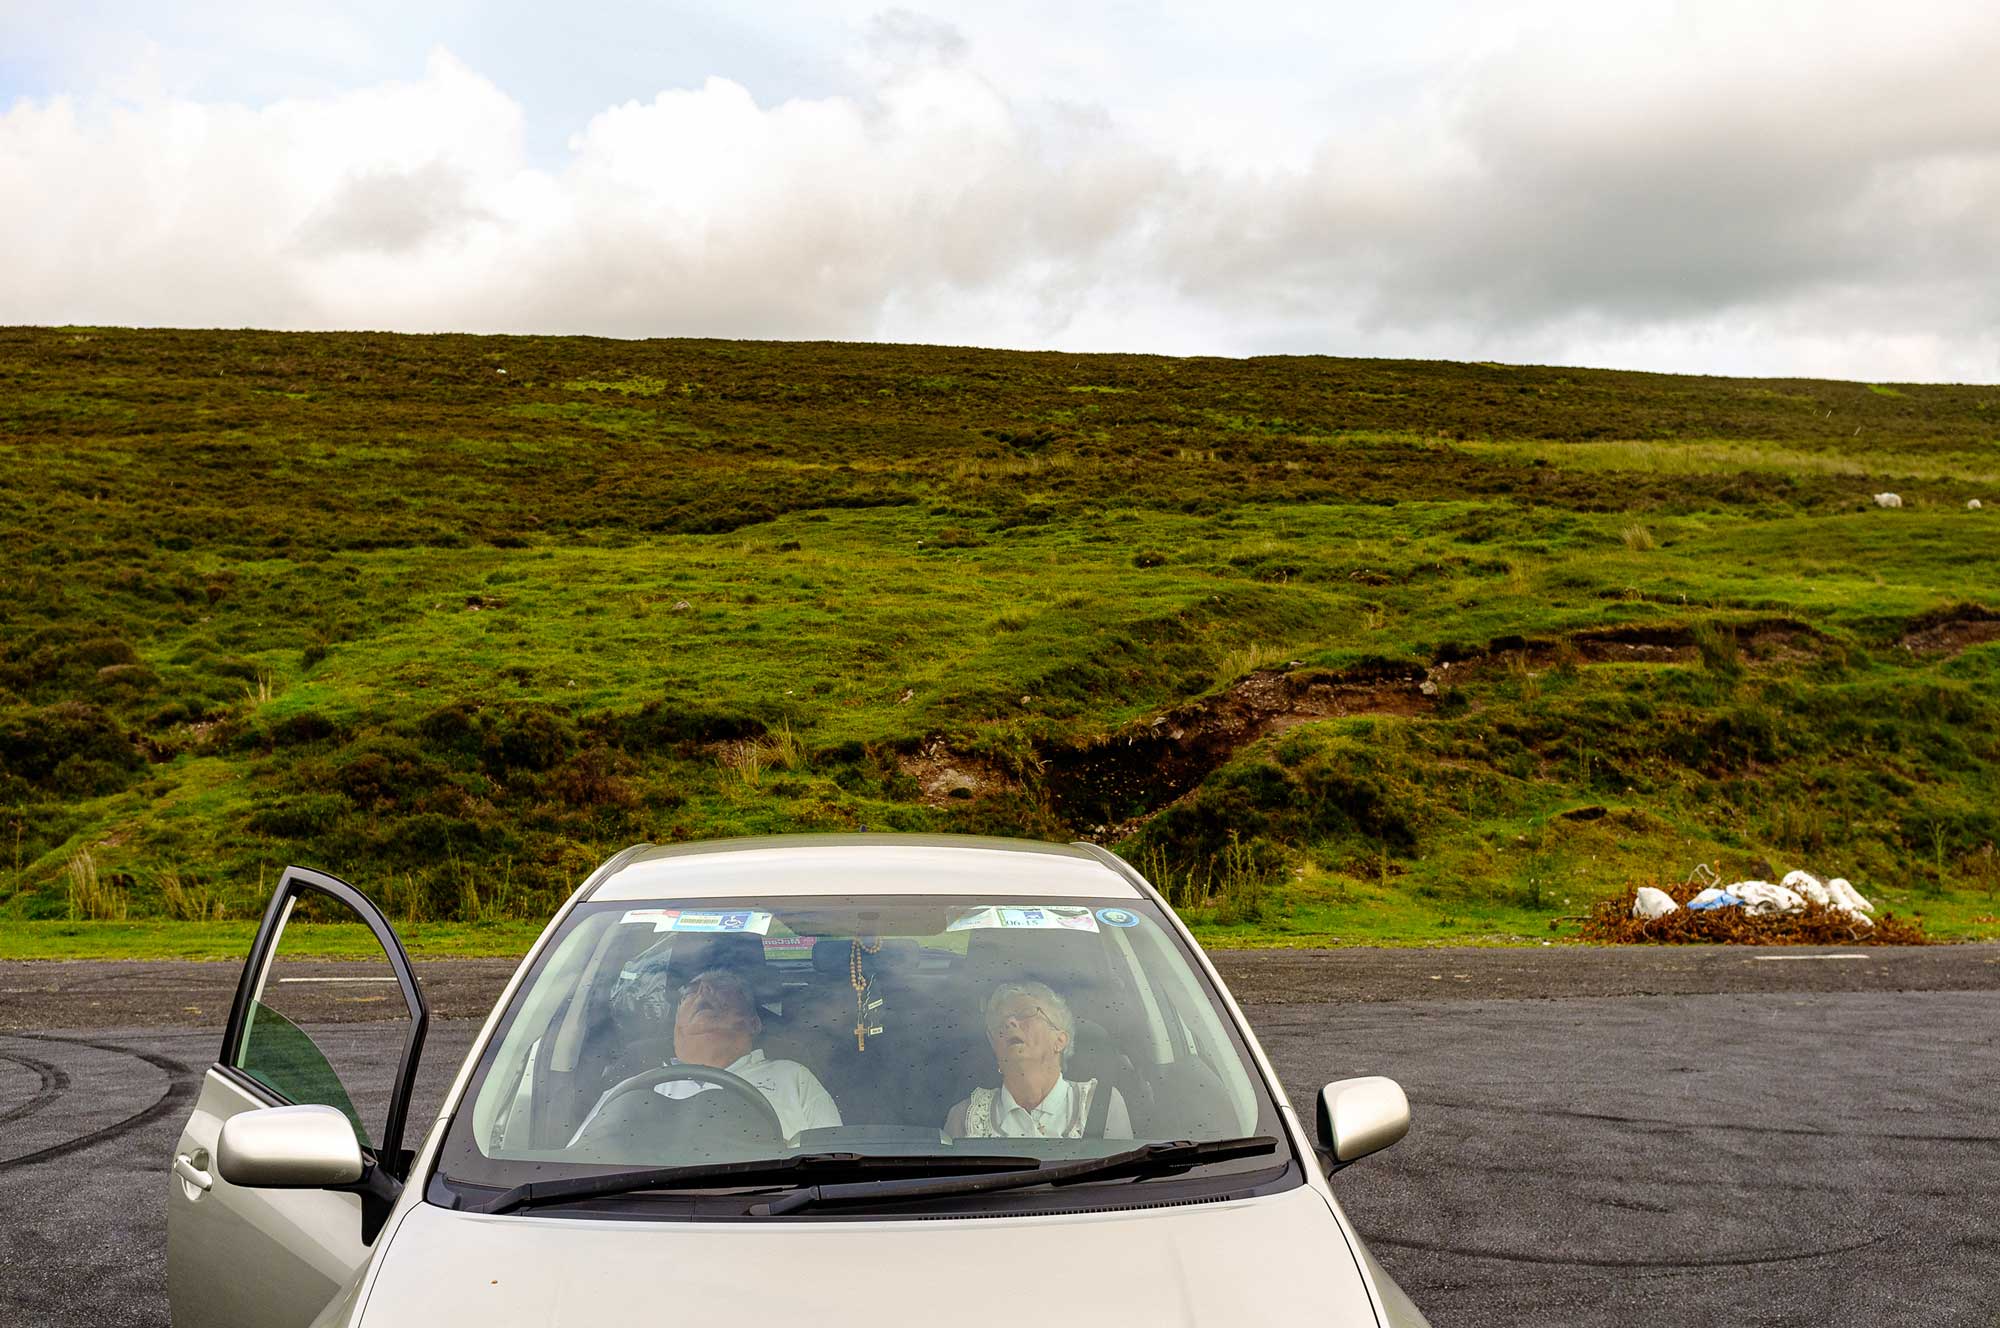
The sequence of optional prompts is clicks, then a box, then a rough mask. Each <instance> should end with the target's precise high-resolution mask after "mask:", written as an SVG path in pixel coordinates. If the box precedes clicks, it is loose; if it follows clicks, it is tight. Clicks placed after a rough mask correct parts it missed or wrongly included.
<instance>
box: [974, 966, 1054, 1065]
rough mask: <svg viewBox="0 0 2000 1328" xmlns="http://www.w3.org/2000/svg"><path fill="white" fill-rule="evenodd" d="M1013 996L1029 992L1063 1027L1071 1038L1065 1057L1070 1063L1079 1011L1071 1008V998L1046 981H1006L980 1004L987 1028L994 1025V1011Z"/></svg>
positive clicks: (1034, 1000) (1042, 1009) (1030, 998)
mask: <svg viewBox="0 0 2000 1328" xmlns="http://www.w3.org/2000/svg"><path fill="white" fill-rule="evenodd" d="M1011 996H1026V997H1027V998H1028V999H1029V1000H1031V1001H1033V1002H1034V1003H1035V1004H1036V1005H1037V1006H1038V1007H1040V1009H1041V1011H1042V1013H1043V1014H1045V1015H1047V1016H1048V1017H1049V1022H1050V1023H1051V1024H1054V1025H1055V1026H1056V1027H1057V1028H1059V1029H1061V1030H1062V1031H1063V1033H1064V1035H1065V1037H1066V1039H1067V1040H1066V1041H1065V1042H1064V1043H1063V1049H1062V1059H1063V1064H1064V1065H1068V1064H1069V1055H1070V1053H1071V1052H1073V1051H1075V1050H1076V1012H1075V1011H1073V1010H1071V1009H1070V1008H1069V1002H1068V1001H1066V1000H1064V999H1063V998H1062V997H1061V996H1060V995H1058V994H1057V992H1056V989H1055V988H1054V987H1051V986H1049V985H1048V984H1047V983H1046V982H1028V981H1022V982H1003V983H1001V984H1000V985H999V986H997V987H995V988H994V989H993V990H992V991H991V992H990V993H988V995H987V997H986V1003H985V1005H983V1006H982V1007H981V1008H980V1013H981V1014H982V1015H983V1016H984V1017H985V1020H986V1026H987V1028H989V1029H990V1028H992V1027H993V1012H994V1011H996V1010H998V1009H999V1008H1000V1006H1001V1004H1002V1003H1003V1002H1005V1001H1006V1000H1007V999H1008V998H1009V997H1011Z"/></svg>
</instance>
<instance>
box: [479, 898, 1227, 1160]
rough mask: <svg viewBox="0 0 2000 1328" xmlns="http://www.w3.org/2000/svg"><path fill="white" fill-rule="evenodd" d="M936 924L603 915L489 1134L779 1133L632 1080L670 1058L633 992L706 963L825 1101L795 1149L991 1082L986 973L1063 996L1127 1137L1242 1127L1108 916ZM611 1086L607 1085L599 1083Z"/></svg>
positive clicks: (689, 1155) (641, 1144)
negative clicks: (508, 1112)
mask: <svg viewBox="0 0 2000 1328" xmlns="http://www.w3.org/2000/svg"><path fill="white" fill-rule="evenodd" d="M946 921H947V919H946V916H945V911H944V910H943V909H940V908H930V909H916V908H910V909H905V910H902V913H901V916H893V915H892V916H879V915H878V916H875V917H873V918H872V921H871V925H873V926H876V927H879V928H880V930H879V931H877V932H875V933H871V934H857V933H856V931H855V922H856V919H855V916H854V915H853V913H852V912H848V911H842V912H839V913H833V912H824V913H820V914H815V913H814V912H813V911H811V910H799V911H797V912H789V911H783V912H780V913H778V914H777V915H776V918H775V921H774V925H773V926H772V928H771V932H770V934H768V935H757V934H750V933H747V932H734V933H729V932H715V933H702V932H667V933H665V934H664V935H659V934H655V933H654V932H652V931H650V930H648V929H646V928H635V927H618V926H611V927H606V928H604V929H603V930H602V933H601V935H600V937H599V939H598V940H597V942H596V945H595V949H594V952H593V953H592V954H591V956H590V958H589V961H588V963H587V965H586V966H585V967H584V969H583V973H582V977H581V979H580V980H579V981H578V982H577V984H576V986H575V988H574V990H573V991H572V993H571V995H570V997H569V999H568V1000H566V1001H564V1002H563V1003H562V1005H561V1007H560V1008H558V1009H556V1010H555V1011H554V1013H553V1014H552V1015H550V1016H549V1017H548V1020H547V1023H546V1025H545V1026H544V1027H543V1028H541V1029H540V1030H538V1034H539V1036H538V1041H537V1045H536V1050H535V1052H534V1056H533V1061H532V1067H531V1073H529V1074H528V1075H527V1083H526V1084H525V1085H524V1093H525V1095H526V1097H525V1099H524V1100H526V1101H527V1102H529V1103H530V1104H531V1106H530V1110H529V1111H528V1112H526V1113H523V1114H525V1115H527V1116H528V1117H529V1118H530V1119H531V1120H532V1122H533V1124H532V1126H531V1128H530V1130H528V1131H525V1132H522V1131H509V1132H507V1133H508V1140H507V1142H508V1151H510V1152H511V1151H515V1150H517V1149H521V1148H525V1149H527V1150H531V1151H533V1152H535V1153H538V1154H544V1155H546V1153H545V1152H544V1150H560V1149H563V1148H565V1147H566V1146H570V1145H572V1144H573V1143H574V1142H575V1141H576V1140H577V1139H578V1135H579V1127H580V1125H582V1124H584V1123H586V1122H588V1123H590V1125H591V1130H590V1131H589V1134H590V1137H591V1139H593V1140H599V1141H601V1140H603V1139H614V1140H616V1141H618V1142H616V1143H615V1144H612V1145H609V1147H611V1148H612V1150H613V1151H614V1152H615V1153H616V1156H607V1157H605V1158H604V1160H606V1161H617V1162H621V1163H627V1164H629V1163H633V1162H637V1161H642V1160H648V1159H662V1158H671V1159H673V1160H674V1161H676V1162H678V1161H682V1160H692V1159H696V1158H707V1157H714V1156H718V1155H720V1156H727V1155H728V1154H729V1153H730V1152H731V1151H732V1150H741V1151H745V1152H749V1153H768V1152H769V1151H770V1150H771V1148H772V1147H773V1146H774V1145H776V1146H782V1145H783V1144H784V1143H785V1142H786V1141H785V1140H783V1139H782V1137H774V1136H776V1134H777V1132H776V1129H775V1125H774V1121H773V1119H772V1117H771V1116H770V1114H769V1113H768V1111H760V1109H759V1108H760V1104H759V1103H758V1102H757V1101H756V1100H755V1095H754V1094H751V1093H743V1092H740V1091H739V1092H719V1093H718V1092H700V1093H696V1094H693V1095H692V1096H690V1097H687V1098H685V1099H683V1100H681V1101H680V1102H679V1103H677V1104H669V1103H668V1102H667V1100H666V1099H664V1098H662V1097H660V1096H659V1095H657V1094H655V1093H652V1092H648V1091H644V1090H645V1089H648V1088H650V1087H651V1086H652V1082H655V1081H657V1075H658V1072H659V1071H660V1069H661V1067H663V1066H665V1065H666V1064H667V1063H668V1062H669V1060H670V1059H671V1058H672V1056H673V1051H674V1033H673V1021H674V1010H673V1000H672V998H671V997H669V998H668V999H667V1001H666V1002H665V1004H664V1007H663V1006H662V1004H661V1003H660V1002H659V1001H657V1000H655V1001H650V1002H649V1001H643V1000H634V999H631V998H630V997H631V995H632V993H634V992H635V991H636V990H640V989H642V987H643V988H645V989H650V990H665V991H668V992H672V991H674V990H675V989H677V988H678V987H680V986H681V985H682V984H684V983H686V982H687V981H688V980H690V979H692V978H693V977H694V976H695V975H697V974H699V973H704V972H709V971H713V970H717V969H721V970H726V971H728V972H730V973H734V974H736V975H738V976H740V977H741V978H742V979H743V980H744V982H745V984H746V985H747V986H748V987H749V989H750V991H751V992H753V993H754V994H755V999H756V1001H757V1006H758V1010H757V1013H758V1016H759V1018H760V1020H761V1022H762V1025H763V1028H762V1031H761V1033H760V1034H759V1035H758V1036H757V1037H756V1039H755V1045H756V1046H757V1047H759V1048H761V1049H762V1050H763V1052H764V1054H765V1056H766V1057H767V1058H769V1059H771V1060H789V1061H795V1062H797V1063H798V1064H800V1065H803V1066H804V1067H806V1068H807V1069H808V1070H810V1071H811V1072H812V1074H813V1075H814V1076H815V1077H816V1078H817V1079H818V1080H819V1082H820V1083H821V1084H822V1085H823V1086H824V1087H825V1088H826V1090H827V1092H828V1093H829V1094H830V1095H831V1096H832V1098H833V1100H834V1102H835V1104H836V1105H837V1106H838V1108H839V1111H840V1116H841V1121H842V1124H841V1125H840V1126H838V1127H833V1128H825V1129H811V1130H807V1131H805V1132H804V1135H803V1136H802V1137H801V1138H799V1139H798V1140H797V1141H796V1142H797V1144H798V1146H799V1147H800V1148H824V1147H845V1146H856V1145H864V1146H865V1145H877V1146H896V1145H898V1144H901V1145H902V1146H904V1147H912V1146H919V1145H921V1146H928V1147H936V1146H939V1145H940V1144H943V1143H946V1142H948V1141H947V1140H945V1139H944V1138H943V1137H942V1136H941V1128H942V1126H943V1124H944V1122H945V1119H946V1116H947V1113H948V1112H949V1111H950V1110H951V1108H952V1106H953V1104H955V1103H957V1102H960V1101H962V1100H964V1099H965V1098H966V1097H967V1095H968V1094H969V1093H970V1092H971V1091H972V1090H973V1089H974V1088H977V1087H981V1086H988V1087H991V1086H994V1085H996V1084H997V1083H998V1081H999V1076H998V1073H997V1071H996V1068H995V1064H994V1054H993V1050H992V1048H991V1045H990V1044H989V1042H988V1039H987V1036H986V1032H985V1028H984V1024H983V1015H982V1003H983V1001H984V999H985V997H986V995H987V994H988V993H989V992H991V991H993V990H994V989H995V988H996V987H997V986H998V985H999V984H1001V983H1004V982H1011V981H1022V980H1032V981H1038V982H1042V983H1045V984H1046V985H1047V986H1049V987H1050V988H1051V989H1053V990H1054V991H1056V992H1058V993H1060V994H1061V996H1062V997H1063V998H1064V999H1065V1000H1066V1001H1067V1003H1068V1004H1069V1006H1070V1009H1071V1011H1072V1013H1073V1015H1074V1018H1075V1036H1074V1039H1073V1041H1072V1043H1071V1047H1070V1053H1069V1058H1068V1062H1067V1065H1066V1066H1065V1068H1064V1071H1063V1073H1064V1075H1065V1077H1066V1078H1068V1079H1070V1080H1071V1081H1073V1082H1082V1081H1084V1080H1089V1079H1096V1080H1098V1081H1099V1082H1100V1084H1104V1085H1109V1086H1111V1087H1114V1088H1116V1089H1117V1092H1118V1094H1119V1096H1120V1097H1122V1099H1123V1101H1124V1103H1125V1104H1126V1108H1127V1112H1128V1113H1129V1116H1130V1119H1131V1124H1132V1133H1133V1136H1134V1137H1135V1138H1137V1139H1142V1140H1143V1139H1188V1138H1191V1139H1200V1138H1224V1137H1229V1136H1231V1135H1235V1134H1240V1133H1242V1132H1243V1130H1242V1128H1241V1127H1242V1126H1243V1125H1244V1124H1245V1122H1243V1121H1242V1120H1241V1118H1240V1112H1239V1109H1238V1106H1237V1105H1235V1104H1233V1103H1232V1101H1231V1099H1230V1096H1229V1093H1228V1091H1227V1089H1226V1087H1225V1080H1224V1078H1223V1075H1222V1074H1221V1073H1219V1072H1218V1066H1217V1064H1216V1061H1217V1059H1218V1058H1219V1057H1224V1056H1231V1057H1233V1056H1234V1055H1235V1052H1234V1051H1233V1049H1231V1048H1229V1047H1228V1046H1227V1045H1226V1044H1220V1045H1219V1044H1218V1043H1217V1041H1216V1039H1214V1037H1213V1036H1212V1035H1211V1036H1208V1037H1203V1036H1201V1035H1200V1034H1198V1033H1197V1031H1196V1029H1197V1027H1198V1026H1199V1025H1200V1022H1201V1021H1199V1020H1192V1019H1188V1018H1186V1017H1185V1016H1184V1014H1183V1012H1182V1011H1181V1009H1180V1007H1181V1006H1182V1005H1184V1004H1185V1003H1186V1000H1187V997H1186V996H1185V995H1183V996H1181V997H1180V999H1179V1000H1178V1001H1177V1000H1176V999H1175V996H1174V994H1173V993H1172V992H1170V991H1169V990H1167V989H1166V987H1165V985H1164V984H1160V983H1158V982H1156V981H1154V980H1152V979H1150V978H1149V977H1148V976H1147V972H1148V966H1147V965H1145V964H1143V963H1141V962H1138V961H1137V959H1136V958H1135V957H1134V952H1133V950H1132V947H1131V945H1130V943H1129V941H1128V940H1127V938H1126V937H1125V936H1124V935H1123V934H1122V933H1114V932H1113V931H1112V930H1111V929H1109V928H1105V929H1102V930H1098V931H1083V930H1060V929H1026V930H1009V929H1002V928H986V929H977V930H970V931H958V932H951V931H947V930H946ZM1210 1024H1211V1026H1212V1020H1211V1021H1210ZM669 1073H671V1072H669ZM635 1076H646V1077H647V1078H646V1079H644V1080H635V1078H634V1077H635ZM727 1077H728V1076H724V1078H727ZM715 1086H717V1087H723V1088H728V1087H730V1085H729V1084H727V1083H719V1084H716V1085H715ZM614 1088H619V1089H621V1092H620V1093H619V1094H618V1095H617V1096H616V1098H615V1100H607V1098H606V1094H607V1093H608V1092H610V1090H612V1089H614ZM600 1111H601V1112H603V1113H605V1114H606V1115H608V1116H610V1117H612V1119H611V1121H610V1123H609V1124H608V1125H607V1124H605V1123H604V1122H602V1121H599V1120H597V1119H596V1117H595V1114H594V1113H597V1112H600ZM524 1136H525V1137H524ZM1038 1142H1039V1141H1038ZM1051 1142H1055V1143H1057V1144H1058V1147H1057V1149H1056V1150H1054V1151H1058V1152H1059V1151H1062V1149H1061V1147H1060V1144H1061V1142H1062V1141H1051ZM1087 1146H1088V1144H1087V1141H1086V1147H1087Z"/></svg>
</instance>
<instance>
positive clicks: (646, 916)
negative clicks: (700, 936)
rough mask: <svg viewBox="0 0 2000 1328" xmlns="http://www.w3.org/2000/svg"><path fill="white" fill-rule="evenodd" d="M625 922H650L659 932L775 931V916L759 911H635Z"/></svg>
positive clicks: (759, 934) (667, 909) (659, 909)
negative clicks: (772, 921)
mask: <svg viewBox="0 0 2000 1328" xmlns="http://www.w3.org/2000/svg"><path fill="white" fill-rule="evenodd" d="M624 921H626V922H650V923H652V924H653V930H654V931H656V932H660V931H721V932H728V931H740V932H748V933H749V934H751V935H753V936H762V935H763V934H764V933H765V932H768V931H769V930H771V915H770V914H769V913H765V912H762V911H760V910H755V909H735V910H730V911H727V912H723V911H719V910H716V909H695V908H635V909H632V910H631V911H630V912H628V913H626V914H625V918H624Z"/></svg>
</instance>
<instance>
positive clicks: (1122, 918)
mask: <svg viewBox="0 0 2000 1328" xmlns="http://www.w3.org/2000/svg"><path fill="white" fill-rule="evenodd" d="M1097 920H1098V921H1099V922H1101V923H1103V924H1104V925H1105V926H1107V927H1136V926H1138V925H1139V915H1138V914H1137V913H1133V912H1129V911H1127V910H1126V909H1122V908H1100V909H1098V910H1097Z"/></svg>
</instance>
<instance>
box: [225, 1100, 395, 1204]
mask: <svg viewBox="0 0 2000 1328" xmlns="http://www.w3.org/2000/svg"><path fill="white" fill-rule="evenodd" d="M365 1165H366V1164H365V1162H364V1160H363V1158H362V1156H361V1142H360V1141H359V1140H358V1139H356V1138H355V1137H354V1126H353V1124H352V1123H351V1122H350V1121H349V1120H348V1119H347V1117H346V1116H344V1115H342V1114H341V1112H340V1111H339V1110H337V1109H336V1108H333V1107H321V1106H299V1107H263V1108H260V1109H259V1110H256V1111H245V1112H242V1113H240V1114H239V1115H235V1116H231V1117H230V1118H229V1119H228V1120H226V1121H224V1122H223V1123H222V1134H221V1136H220V1137H219V1138H218V1139H217V1140H216V1145H215V1166H216V1170H217V1171H219V1172H221V1173H222V1178H223V1179H224V1180H226V1181H228V1182H229V1183H230V1184H231V1185H245V1186H254V1187H257V1188H261V1189H283V1190H308V1189H319V1188H321V1187H323V1186H328V1185H352V1184H354V1183H355V1182H356V1181H358V1180H360V1179H361V1174H362V1171H363V1170H364V1169H365Z"/></svg>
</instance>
